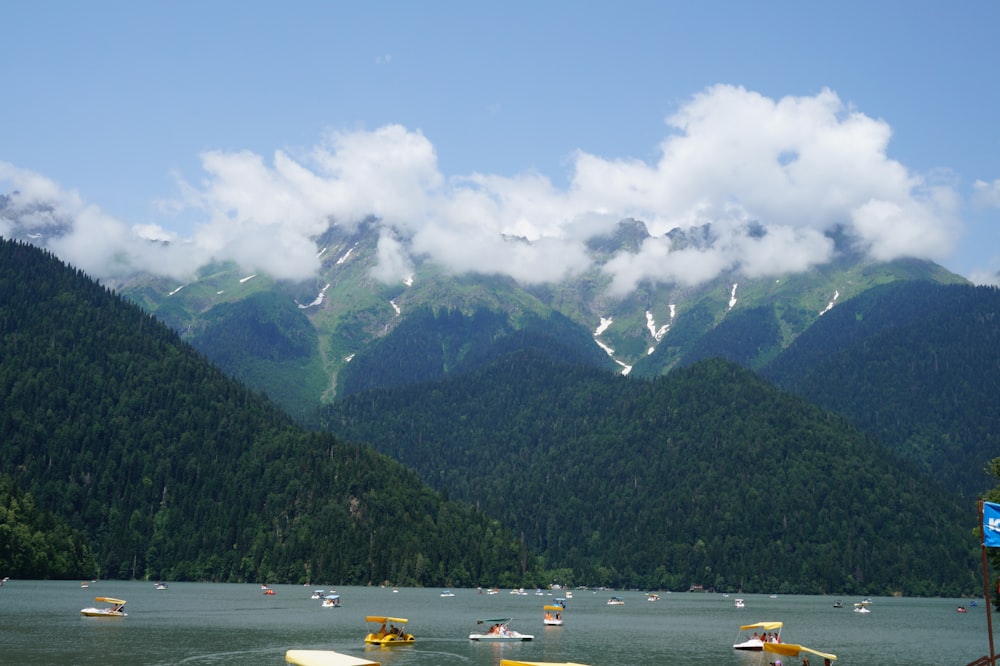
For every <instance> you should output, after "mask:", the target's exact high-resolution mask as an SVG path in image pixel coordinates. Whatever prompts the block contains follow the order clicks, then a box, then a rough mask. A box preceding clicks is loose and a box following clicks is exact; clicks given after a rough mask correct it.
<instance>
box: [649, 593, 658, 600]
mask: <svg viewBox="0 0 1000 666" xmlns="http://www.w3.org/2000/svg"><path fill="white" fill-rule="evenodd" d="M659 600H660V595H658V594H656V593H655V592H650V593H649V594H648V595H647V596H646V601H659Z"/></svg>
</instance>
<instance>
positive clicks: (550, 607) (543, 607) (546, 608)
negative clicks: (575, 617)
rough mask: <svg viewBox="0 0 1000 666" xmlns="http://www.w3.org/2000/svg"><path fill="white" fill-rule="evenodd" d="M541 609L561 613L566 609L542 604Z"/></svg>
mask: <svg viewBox="0 0 1000 666" xmlns="http://www.w3.org/2000/svg"><path fill="white" fill-rule="evenodd" d="M542 610H547V611H556V612H559V613H561V612H562V611H564V610H566V609H565V608H564V607H563V606H542ZM487 621H488V620H487Z"/></svg>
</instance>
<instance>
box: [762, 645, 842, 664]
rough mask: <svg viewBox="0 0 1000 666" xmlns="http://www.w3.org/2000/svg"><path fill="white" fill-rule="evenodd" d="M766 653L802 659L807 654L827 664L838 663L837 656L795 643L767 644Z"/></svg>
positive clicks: (765, 646)
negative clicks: (823, 660)
mask: <svg viewBox="0 0 1000 666" xmlns="http://www.w3.org/2000/svg"><path fill="white" fill-rule="evenodd" d="M764 652H772V653H774V654H780V655H781V656H783V657H801V656H802V653H806V654H814V655H816V656H817V657H820V658H822V659H825V660H826V663H830V662H833V661H837V655H835V654H829V653H827V652H820V651H819V650H813V649H812V648H807V647H806V646H804V645H796V644H794V643H765V644H764Z"/></svg>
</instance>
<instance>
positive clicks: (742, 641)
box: [733, 622, 784, 651]
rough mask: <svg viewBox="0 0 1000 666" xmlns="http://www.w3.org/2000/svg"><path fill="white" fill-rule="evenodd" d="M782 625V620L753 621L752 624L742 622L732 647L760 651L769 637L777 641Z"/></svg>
mask: <svg viewBox="0 0 1000 666" xmlns="http://www.w3.org/2000/svg"><path fill="white" fill-rule="evenodd" d="M783 626H784V623H782V622H754V623H753V624H744V625H743V626H742V627H740V630H739V631H738V632H737V633H736V640H735V641H734V642H733V649H734V650H756V651H760V650H762V649H763V647H764V644H765V643H767V642H768V639H769V638H770V640H773V641H774V642H778V640H779V638H780V637H781V628H782V627H783Z"/></svg>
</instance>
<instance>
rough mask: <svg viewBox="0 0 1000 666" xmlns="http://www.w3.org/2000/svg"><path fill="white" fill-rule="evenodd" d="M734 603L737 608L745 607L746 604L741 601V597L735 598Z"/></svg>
mask: <svg viewBox="0 0 1000 666" xmlns="http://www.w3.org/2000/svg"><path fill="white" fill-rule="evenodd" d="M734 605H735V606H736V607H737V608H745V607H746V604H745V603H743V600H742V599H737V600H736V603H735V604H734Z"/></svg>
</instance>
